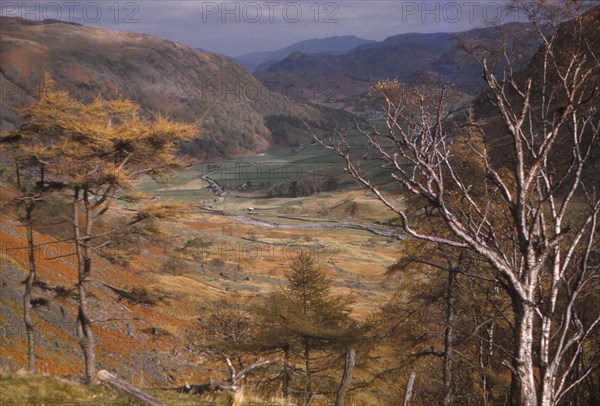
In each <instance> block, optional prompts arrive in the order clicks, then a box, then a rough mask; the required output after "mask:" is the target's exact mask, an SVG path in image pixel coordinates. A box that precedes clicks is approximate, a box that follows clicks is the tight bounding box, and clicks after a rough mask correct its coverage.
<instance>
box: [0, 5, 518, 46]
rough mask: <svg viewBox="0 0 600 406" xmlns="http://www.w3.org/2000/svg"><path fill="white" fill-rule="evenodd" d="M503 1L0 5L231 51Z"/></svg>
mask: <svg viewBox="0 0 600 406" xmlns="http://www.w3.org/2000/svg"><path fill="white" fill-rule="evenodd" d="M506 3H507V2H506V1H487V0H486V1H475V0H472V1H471V0H458V1H447V0H444V1H441V0H440V1H437V0H428V1H409V0H361V1H356V0H336V1H323V0H307V1H304V0H296V1H288V0H264V1H263V0H257V1H253V0H248V1H247V0H243V1H220V0H217V1H204V0H186V1H181V0H136V1H127V0H96V1H89V0H57V1H48V0H43V1H29V2H22V1H5V0H1V1H0V13H1V14H2V15H5V16H19V17H23V18H27V19H34V20H44V19H48V18H50V19H60V20H65V21H72V22H78V23H82V24H86V25H95V26H99V27H104V28H108V29H114V30H118V31H129V32H139V33H150V34H155V35H160V36H162V37H166V38H169V39H173V40H175V41H180V42H183V43H185V44H188V45H191V46H193V47H197V48H202V49H205V50H209V51H214V52H219V53H222V54H225V55H228V56H238V55H242V54H245V53H250V52H257V51H271V50H277V49H280V48H283V47H285V46H288V45H290V44H292V43H295V42H298V41H302V40H306V39H310V38H324V37H329V36H334V35H356V36H358V37H361V38H366V39H373V40H382V39H384V38H386V37H388V36H390V35H395V34H400V33H406V32H450V31H464V30H467V29H470V28H475V27H480V26H482V25H484V24H486V23H489V22H496V21H499V20H500V19H501V18H504V19H505V20H506V19H508V20H509V21H520V19H519V16H514V15H513V16H510V17H506Z"/></svg>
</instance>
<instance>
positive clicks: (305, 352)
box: [304, 338, 312, 401]
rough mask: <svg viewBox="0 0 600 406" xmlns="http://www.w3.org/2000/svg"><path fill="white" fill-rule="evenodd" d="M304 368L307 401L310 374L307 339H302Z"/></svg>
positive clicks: (309, 394)
mask: <svg viewBox="0 0 600 406" xmlns="http://www.w3.org/2000/svg"><path fill="white" fill-rule="evenodd" d="M304 367H305V368H306V388H305V392H306V394H305V395H306V399H307V401H308V400H309V399H310V397H311V393H310V391H311V379H312V376H311V372H310V346H309V344H308V338H305V339H304Z"/></svg>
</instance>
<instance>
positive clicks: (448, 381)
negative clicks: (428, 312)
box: [444, 271, 457, 406]
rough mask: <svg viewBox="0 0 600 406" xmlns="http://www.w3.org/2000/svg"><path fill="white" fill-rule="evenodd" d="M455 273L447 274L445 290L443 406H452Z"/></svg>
mask: <svg viewBox="0 0 600 406" xmlns="http://www.w3.org/2000/svg"><path fill="white" fill-rule="evenodd" d="M456 275H457V274H456V272H453V271H451V272H448V285H447V290H446V327H445V328H444V406H450V405H452V402H453V400H454V393H453V388H452V352H453V351H454V345H453V344H454V343H453V339H452V334H453V332H454V302H455V299H454V290H455V288H456Z"/></svg>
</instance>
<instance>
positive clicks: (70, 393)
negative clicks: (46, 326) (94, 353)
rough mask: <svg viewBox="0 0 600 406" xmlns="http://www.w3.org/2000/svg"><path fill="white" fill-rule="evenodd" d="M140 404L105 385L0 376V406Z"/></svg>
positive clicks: (230, 405) (257, 405) (244, 399)
mask: <svg viewBox="0 0 600 406" xmlns="http://www.w3.org/2000/svg"><path fill="white" fill-rule="evenodd" d="M147 392H148V393H149V394H151V395H152V396H154V397H155V398H157V399H159V400H160V401H162V402H164V403H165V404H166V405H174V406H175V405H176V406H187V405H189V406H192V405H194V406H209V405H210V406H234V405H236V406H237V405H239V406H248V405H254V406H284V405H288V403H286V402H284V401H283V400H272V401H263V400H260V399H256V398H253V397H252V396H244V395H243V393H240V394H236V395H234V394H230V393H215V394H212V395H206V396H198V395H189V394H183V393H177V392H175V391H168V390H161V389H150V390H148V391H147ZM138 404H139V403H138V402H137V401H136V400H135V399H133V398H132V397H130V396H127V395H123V394H120V393H118V392H117V391H115V390H113V389H112V388H110V387H108V386H105V385H83V384H80V383H77V382H73V381H68V380H65V379H61V378H59V377H56V376H51V375H38V374H29V373H2V374H0V405H2V406H25V405H27V406H36V405H44V406H50V405H52V406H54V405H57V406H58V405H111V406H133V405H138Z"/></svg>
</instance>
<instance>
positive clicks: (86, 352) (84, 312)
mask: <svg viewBox="0 0 600 406" xmlns="http://www.w3.org/2000/svg"><path fill="white" fill-rule="evenodd" d="M87 198H88V196H87V193H86V192H84V193H83V201H84V203H85V206H86V213H85V215H86V218H85V233H84V234H83V235H82V233H81V225H80V219H79V191H78V190H76V191H75V193H74V198H73V228H74V231H75V251H76V253H77V271H78V281H77V288H78V292H79V309H78V313H77V321H78V323H79V324H78V332H79V345H80V346H81V350H82V351H83V357H84V363H85V381H86V383H93V382H96V380H97V376H96V340H95V337H94V332H93V331H92V320H91V318H90V316H89V311H88V292H89V278H90V273H91V258H90V255H89V247H88V244H89V241H90V236H91V232H92V225H93V213H91V209H90V208H89V207H88V205H87Z"/></svg>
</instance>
